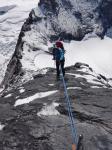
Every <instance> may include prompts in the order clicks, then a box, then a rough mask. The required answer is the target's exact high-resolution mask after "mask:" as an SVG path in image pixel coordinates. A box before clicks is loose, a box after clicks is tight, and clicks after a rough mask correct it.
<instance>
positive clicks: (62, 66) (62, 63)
mask: <svg viewBox="0 0 112 150" xmlns="http://www.w3.org/2000/svg"><path fill="white" fill-rule="evenodd" d="M64 64H65V60H61V69H62V73H63V76H64V75H65V68H64Z"/></svg>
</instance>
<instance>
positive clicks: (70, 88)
mask: <svg viewBox="0 0 112 150" xmlns="http://www.w3.org/2000/svg"><path fill="white" fill-rule="evenodd" d="M67 89H68V90H76V89H79V90H81V89H82V88H80V87H68V88H67Z"/></svg>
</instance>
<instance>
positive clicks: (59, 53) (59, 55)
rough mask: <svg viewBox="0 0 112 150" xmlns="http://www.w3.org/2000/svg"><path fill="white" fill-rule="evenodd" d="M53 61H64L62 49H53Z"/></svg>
mask: <svg viewBox="0 0 112 150" xmlns="http://www.w3.org/2000/svg"><path fill="white" fill-rule="evenodd" d="M53 56H54V60H57V61H61V60H64V59H65V58H64V49H61V48H54V49H53Z"/></svg>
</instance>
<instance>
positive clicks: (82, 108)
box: [0, 66, 112, 150]
mask: <svg viewBox="0 0 112 150" xmlns="http://www.w3.org/2000/svg"><path fill="white" fill-rule="evenodd" d="M77 67H79V68H77ZM83 67H85V66H83ZM86 67H87V66H86ZM91 73H92V72H91ZM91 73H90V72H85V71H84V70H83V69H81V68H80V66H75V67H74V66H72V67H68V68H66V77H65V81H66V85H67V89H68V94H69V96H70V99H71V102H72V112H73V116H74V119H75V125H76V128H77V133H78V135H80V134H83V136H84V139H83V147H84V149H85V150H90V149H91V150H111V149H112V89H111V87H108V86H107V84H105V82H104V83H103V80H101V79H99V78H96V79H94V81H95V82H90V81H88V80H87V78H85V76H88V77H91V76H92V75H91ZM21 88H23V89H24V90H23V92H20V89H21ZM48 91H56V92H54V93H53V94H49V95H47V96H42V95H40V97H39V96H38V98H33V99H32V100H31V101H30V102H29V103H28V102H26V103H25V104H18V105H17V106H16V107H15V106H14V105H15V102H16V101H18V100H22V101H23V100H24V99H25V98H28V97H29V99H30V98H31V97H32V96H34V95H35V94H36V93H42V92H43V93H44V92H48ZM29 99H27V100H29ZM64 99H65V96H64V91H63V85H62V81H61V80H59V81H56V72H55V70H54V69H49V71H48V72H47V73H46V75H42V76H37V77H34V79H33V80H31V81H29V82H27V83H25V84H24V85H23V86H22V87H17V88H16V89H12V90H10V91H8V92H6V93H4V94H3V95H2V97H0V124H1V126H2V125H3V128H0V150H63V149H71V145H72V136H71V130H70V124H69V118H68V113H67V107H66V103H65V100H64Z"/></svg>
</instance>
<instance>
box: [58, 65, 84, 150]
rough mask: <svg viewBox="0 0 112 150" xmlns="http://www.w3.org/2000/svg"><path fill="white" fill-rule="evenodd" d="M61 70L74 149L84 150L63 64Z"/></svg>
mask: <svg viewBox="0 0 112 150" xmlns="http://www.w3.org/2000/svg"><path fill="white" fill-rule="evenodd" d="M60 72H61V79H62V82H63V87H64V94H65V101H66V104H67V109H68V115H69V121H70V127H71V131H72V140H73V144H72V150H83V149H80V148H81V146H80V145H81V143H82V139H83V136H82V135H80V136H79V138H78V135H77V130H76V126H75V123H74V117H73V113H72V105H71V101H70V98H69V96H68V92H67V87H66V83H65V79H64V76H63V73H62V68H61V65H60Z"/></svg>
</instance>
